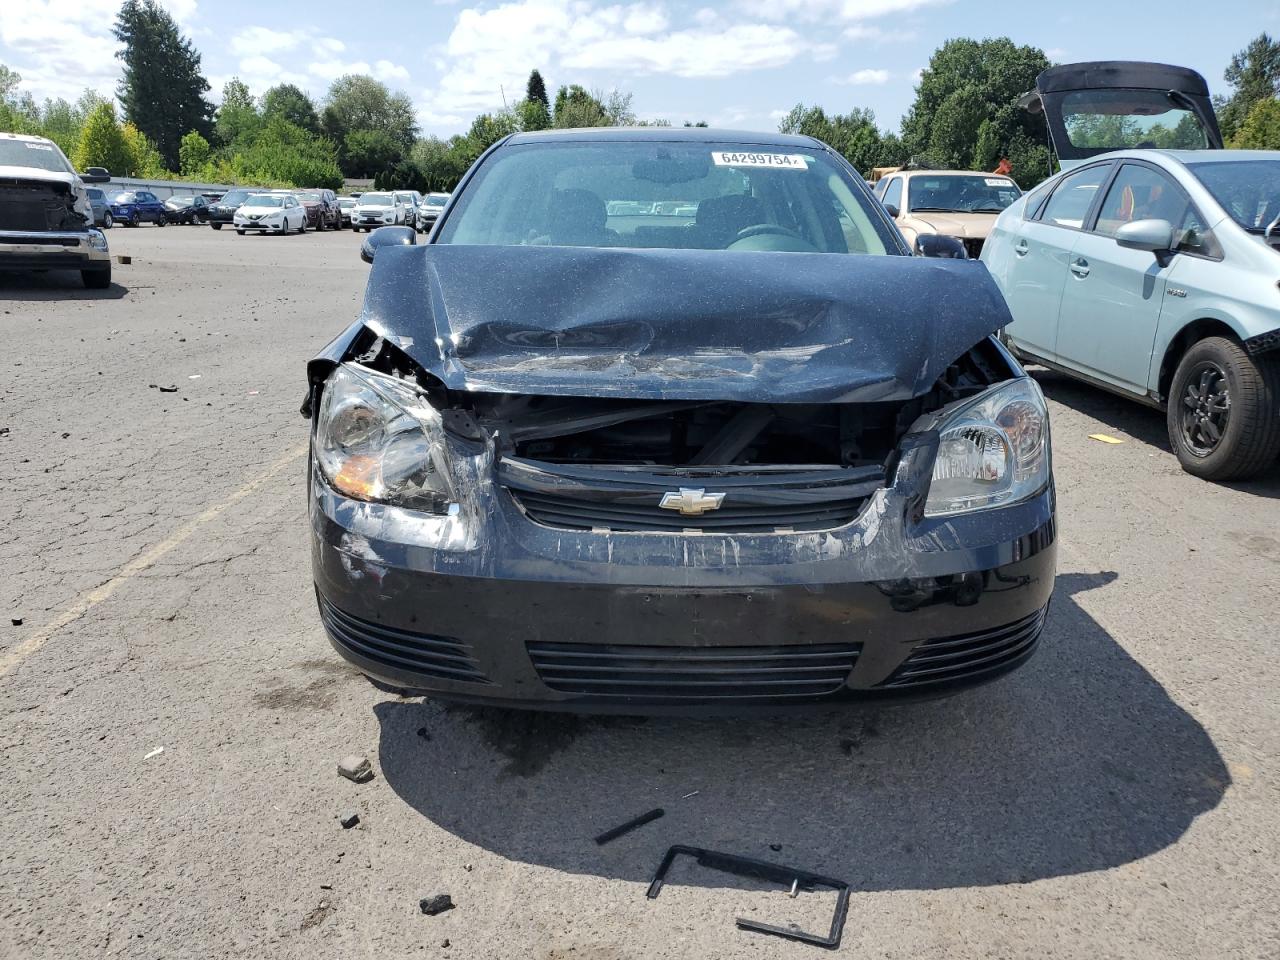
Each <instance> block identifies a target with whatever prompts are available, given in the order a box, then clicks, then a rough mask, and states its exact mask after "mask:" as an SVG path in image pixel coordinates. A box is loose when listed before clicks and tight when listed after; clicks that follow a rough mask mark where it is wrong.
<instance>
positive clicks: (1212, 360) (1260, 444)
mask: <svg viewBox="0 0 1280 960" xmlns="http://www.w3.org/2000/svg"><path fill="white" fill-rule="evenodd" d="M1224 408H1225V411H1226V413H1225V416H1223V415H1222V413H1221V411H1222V410H1223V409H1224ZM1166 419H1167V425H1168V428H1169V444H1170V446H1172V447H1173V452H1174V453H1175V454H1176V455H1177V457H1178V462H1179V463H1181V464H1182V468H1183V469H1184V470H1186V471H1187V472H1188V473H1190V474H1192V475H1194V476H1197V477H1200V478H1201V479H1203V480H1214V481H1221V480H1244V479H1247V478H1249V477H1253V476H1256V475H1257V474H1259V473H1261V472H1263V471H1264V470H1266V469H1268V468H1269V467H1270V466H1272V465H1273V464H1274V463H1275V462H1276V458H1277V456H1280V358H1277V357H1273V356H1266V355H1263V356H1256V357H1255V356H1250V355H1249V353H1247V352H1246V351H1245V349H1244V347H1242V346H1241V345H1240V344H1239V343H1238V342H1236V341H1235V340H1229V339H1227V338H1226V337H1207V338H1205V339H1204V340H1201V341H1199V342H1198V343H1195V344H1193V345H1192V347H1191V349H1189V350H1188V351H1187V352H1186V353H1185V354H1184V355H1183V357H1182V360H1181V361H1179V363H1178V369H1177V370H1176V371H1175V372H1174V375H1173V384H1172V386H1171V387H1170V388H1169V408H1168V413H1167V418H1166Z"/></svg>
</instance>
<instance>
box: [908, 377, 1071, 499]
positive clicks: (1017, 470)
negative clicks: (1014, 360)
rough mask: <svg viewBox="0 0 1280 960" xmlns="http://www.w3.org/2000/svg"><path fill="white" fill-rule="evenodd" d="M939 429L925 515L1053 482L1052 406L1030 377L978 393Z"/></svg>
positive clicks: (1023, 493) (1027, 492) (1032, 491)
mask: <svg viewBox="0 0 1280 960" xmlns="http://www.w3.org/2000/svg"><path fill="white" fill-rule="evenodd" d="M938 433H939V435H940V441H939V444H938V456H937V459H936V460H935V461H934V465H933V479H932V480H931V481H930V483H929V499H928V501H927V502H926V504H925V510H924V512H925V516H928V517H944V516H952V515H954V514H958V513H969V512H971V511H974V510H985V509H987V508H988V507H1000V506H1005V505H1007V504H1010V503H1017V502H1018V501H1020V500H1026V499H1027V498H1028V497H1032V496H1035V495H1036V494H1037V493H1039V492H1040V491H1041V490H1042V489H1044V487H1045V485H1046V484H1047V483H1048V482H1049V475H1050V471H1051V469H1052V466H1051V462H1050V450H1049V410H1048V407H1046V406H1045V402H1044V395H1043V394H1041V392H1040V387H1039V386H1038V385H1037V384H1036V382H1035V381H1034V380H1032V379H1031V378H1029V377H1022V378H1020V379H1017V380H1011V381H1009V382H1008V383H1004V384H1001V385H999V386H996V387H992V388H991V389H990V390H987V391H986V392H985V393H982V394H980V395H979V396H977V397H975V398H974V399H973V400H971V401H969V402H968V403H967V404H965V405H964V406H962V407H960V408H959V409H958V410H955V411H953V412H952V413H951V415H950V416H948V418H947V419H946V420H945V421H944V422H943V423H942V425H941V426H940V427H939V428H938Z"/></svg>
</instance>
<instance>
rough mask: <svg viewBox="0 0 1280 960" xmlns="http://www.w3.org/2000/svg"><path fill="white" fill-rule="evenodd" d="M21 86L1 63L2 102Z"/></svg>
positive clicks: (13, 97) (9, 102) (19, 77)
mask: <svg viewBox="0 0 1280 960" xmlns="http://www.w3.org/2000/svg"><path fill="white" fill-rule="evenodd" d="M534 72H535V73H536V72H537V71H534ZM21 87H22V74H20V73H18V72H17V71H16V70H11V69H10V68H9V67H7V66H5V65H4V64H3V63H0V103H3V104H6V105H7V106H13V104H14V102H15V100H16V98H17V95H18V92H19V90H20V89H21ZM543 92H544V93H545V92H546V91H543Z"/></svg>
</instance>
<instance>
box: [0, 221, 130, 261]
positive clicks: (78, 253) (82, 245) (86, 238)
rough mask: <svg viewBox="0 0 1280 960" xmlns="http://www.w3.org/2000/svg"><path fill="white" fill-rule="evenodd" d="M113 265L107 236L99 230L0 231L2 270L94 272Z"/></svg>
mask: <svg viewBox="0 0 1280 960" xmlns="http://www.w3.org/2000/svg"><path fill="white" fill-rule="evenodd" d="M95 239H96V240H97V241H98V244H99V245H98V246H95V245H94V240H95ZM110 262H111V252H110V250H109V249H108V248H107V238H106V235H105V234H103V233H102V231H101V230H98V229H96V228H94V229H93V230H92V231H89V230H71V231H57V232H48V233H33V232H30V231H17V230H0V270H91V269H94V268H100V267H106V266H108V265H109V264H110Z"/></svg>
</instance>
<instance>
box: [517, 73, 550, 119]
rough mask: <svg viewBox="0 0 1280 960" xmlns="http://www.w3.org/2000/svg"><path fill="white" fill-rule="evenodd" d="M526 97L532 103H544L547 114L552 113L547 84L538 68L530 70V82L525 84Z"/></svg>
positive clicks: (543, 106)
mask: <svg viewBox="0 0 1280 960" xmlns="http://www.w3.org/2000/svg"><path fill="white" fill-rule="evenodd" d="M524 98H525V99H526V100H528V101H529V102H530V103H540V104H542V108H543V109H544V110H545V111H546V112H547V116H550V115H551V101H550V100H549V99H548V98H547V85H546V83H545V82H544V81H543V79H542V74H540V73H539V72H538V71H537V70H531V71H530V72H529V82H528V83H527V84H525V88H524Z"/></svg>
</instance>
